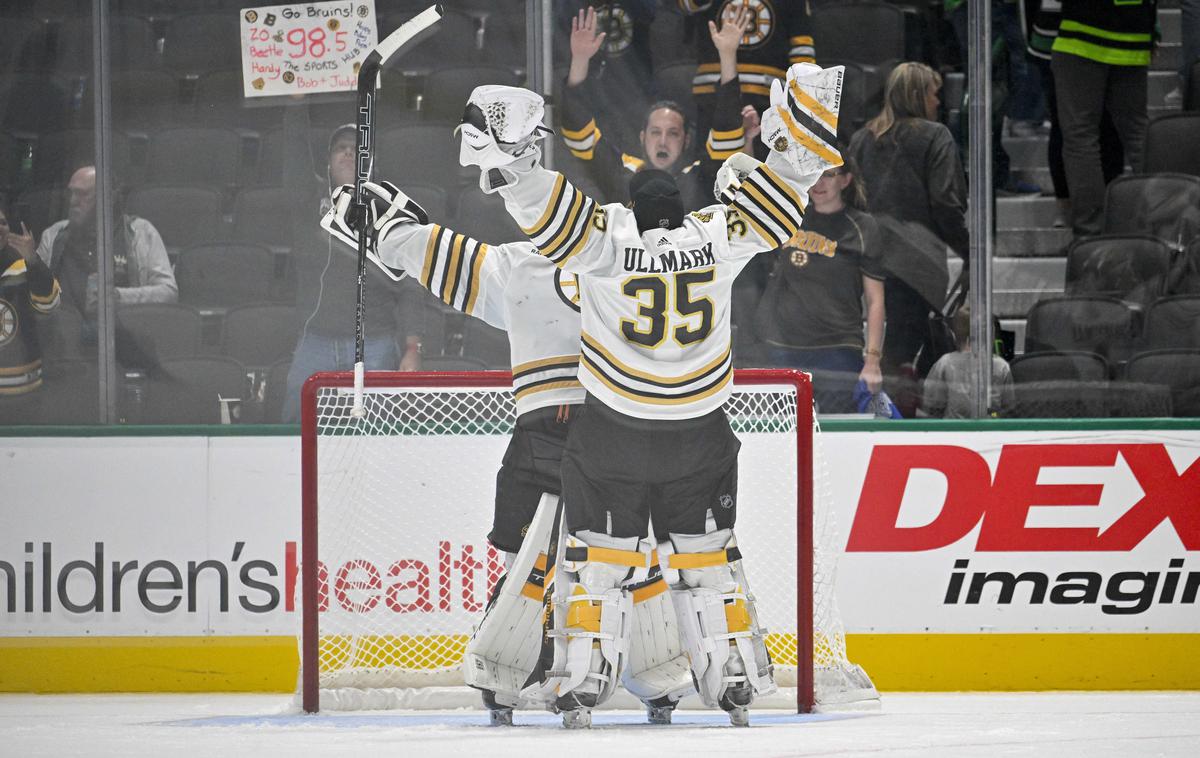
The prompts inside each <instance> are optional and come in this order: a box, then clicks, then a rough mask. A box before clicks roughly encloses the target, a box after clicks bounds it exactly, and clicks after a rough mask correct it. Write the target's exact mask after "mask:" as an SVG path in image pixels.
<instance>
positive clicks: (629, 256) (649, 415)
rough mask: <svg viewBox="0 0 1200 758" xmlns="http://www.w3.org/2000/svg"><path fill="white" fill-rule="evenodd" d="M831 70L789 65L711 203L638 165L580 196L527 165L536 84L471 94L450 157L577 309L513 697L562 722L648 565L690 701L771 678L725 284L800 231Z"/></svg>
mask: <svg viewBox="0 0 1200 758" xmlns="http://www.w3.org/2000/svg"><path fill="white" fill-rule="evenodd" d="M841 83H842V69H841V68H840V67H839V68H835V69H829V70H826V71H822V70H820V69H819V68H817V67H815V66H811V65H807V64H799V65H796V66H793V67H792V68H791V69H790V70H789V71H788V76H787V81H786V83H783V84H781V83H779V82H776V84H775V86H774V87H773V91H772V107H771V108H770V109H769V110H768V111H767V112H766V113H764V114H763V118H762V136H763V140H764V142H765V143H766V144H767V146H768V147H769V148H770V149H771V153H770V156H769V157H768V160H767V162H766V163H765V164H764V163H760V162H758V161H756V160H754V159H753V158H750V157H749V156H745V155H742V154H738V155H736V156H734V157H733V158H730V159H729V160H728V161H727V162H726V164H725V166H724V167H723V168H722V170H721V172H720V175H719V177H718V188H717V189H718V193H719V198H720V202H719V203H717V204H715V205H712V206H708V207H706V208H704V209H702V210H700V211H696V212H693V213H691V214H687V215H684V213H683V206H682V203H681V202H680V200H679V192H678V189H677V188H676V187H675V185H674V182H673V181H672V180H671V178H670V176H669V175H666V174H663V173H662V172H654V171H648V172H643V173H641V174H639V175H636V176H635V177H634V180H633V181H632V182H631V186H630V196H631V198H632V200H633V202H632V208H625V207H623V206H620V205H615V204H613V205H604V206H601V205H599V204H597V203H596V202H595V201H594V200H592V199H591V198H588V197H586V196H585V195H584V194H583V193H581V192H579V191H578V190H577V189H575V187H574V186H572V185H571V183H570V182H569V181H567V180H566V178H565V177H564V176H562V175H561V174H558V173H555V172H552V171H549V170H546V169H544V168H543V167H542V166H541V165H540V163H539V158H540V151H539V150H538V148H537V145H536V139H537V125H536V123H534V120H535V119H534V118H533V114H535V113H536V114H537V116H538V118H540V113H541V100H540V98H539V97H538V96H537V95H535V94H534V93H531V92H528V91H526V90H519V89H515V88H510V87H480V88H478V89H476V90H475V92H474V93H472V95H471V99H470V102H469V103H468V106H467V111H466V113H465V115H464V123H463V125H462V131H463V147H462V154H461V160H462V162H463V164H464V165H468V164H470V165H479V166H480V167H481V168H482V169H484V175H483V177H482V179H481V187H482V189H483V190H484V191H485V192H499V193H500V195H501V196H502V197H503V198H504V201H505V204H506V207H507V208H508V211H509V213H510V214H511V215H512V216H513V218H514V219H515V220H516V221H517V223H518V224H520V225H521V228H522V229H523V230H524V231H525V233H526V234H527V235H528V236H529V238H530V240H531V241H532V242H533V243H534V245H536V246H537V249H538V252H539V253H540V254H541V255H542V256H544V257H545V258H547V259H549V260H550V261H552V262H554V263H555V264H556V265H557V266H559V267H560V268H562V269H563V270H564V271H568V272H571V273H574V274H577V275H578V281H579V290H580V298H581V304H582V307H583V312H582V332H581V340H580V342H581V364H580V365H581V371H580V374H579V378H580V381H581V383H582V385H583V386H584V388H585V389H586V390H587V393H588V397H587V399H586V401H585V408H586V411H587V412H586V413H584V414H583V416H582V418H581V419H580V420H579V422H578V423H577V424H575V425H574V427H573V428H572V430H571V434H570V436H569V438H568V441H567V448H566V451H565V453H564V456H563V469H562V471H563V482H562V483H563V500H564V507H565V511H564V537H563V539H562V540H561V541H560V546H559V551H558V563H557V568H558V572H559V576H558V578H557V579H556V582H555V591H554V602H553V604H552V608H551V614H550V618H549V620H548V630H547V636H548V644H547V648H548V649H547V655H544V657H543V661H542V667H543V671H542V676H541V681H540V682H536V683H534V684H531V686H530V687H529V688H528V689H527V691H526V692H527V694H529V695H531V696H535V695H540V696H541V697H543V698H544V699H546V700H547V701H548V702H549V703H551V704H552V705H553V706H554V707H555V708H557V709H558V710H560V711H562V712H563V714H564V723H565V724H566V725H567V726H586V725H588V724H590V720H591V715H590V712H591V709H592V708H594V707H595V706H597V705H599V704H600V703H602V702H604V701H605V700H606V699H607V698H608V697H609V696H611V694H612V692H613V691H614V689H615V687H616V683H617V681H618V680H619V678H620V675H621V672H622V671H623V669H624V667H625V666H626V665H627V663H628V660H629V650H630V640H629V635H630V630H631V628H632V624H631V623H630V619H631V616H632V606H633V601H634V597H633V596H632V593H630V592H628V591H627V590H626V589H624V587H623V585H624V584H625V583H626V582H628V581H629V580H630V578H631V577H633V576H636V575H637V574H638V573H639V572H645V571H647V570H648V569H649V567H650V566H651V565H652V564H653V563H654V562H655V561H658V562H659V563H660V564H661V566H662V570H663V573H664V575H665V576H666V578H667V581H668V583H669V586H670V590H671V597H672V602H673V605H674V611H675V614H676V617H677V619H678V624H679V629H680V632H681V634H683V636H684V644H685V646H686V648H687V651H688V657H689V659H690V664H691V669H692V675H693V678H694V680H695V683H696V686H697V688H698V690H699V694H700V696H701V699H702V700H703V701H704V702H705V703H706V704H707V705H709V706H713V707H720V708H722V709H723V710H725V711H727V712H728V713H729V715H730V719H731V721H732V723H734V724H739V725H741V724H747V723H749V710H748V708H749V705H750V703H751V702H752V700H753V698H754V695H755V694H767V693H770V692H772V691H774V689H775V683H774V680H773V677H772V666H771V662H770V658H769V656H768V654H767V650H766V646H765V642H764V630H763V629H762V628H761V626H760V625H759V623H758V619H757V614H756V611H755V601H754V596H753V594H752V593H751V591H750V586H749V583H748V581H747V578H746V572H745V570H744V569H743V567H742V560H741V558H742V556H741V554H740V552H739V550H738V547H737V543H736V540H735V537H734V533H733V527H734V522H735V519H736V513H737V451H738V446H739V443H738V441H737V438H736V437H735V436H734V434H733V432H732V431H731V430H730V428H729V423H728V420H727V419H726V417H725V415H724V412H723V411H722V409H721V406H722V404H723V403H724V401H725V399H726V398H727V397H728V396H729V393H730V390H731V382H732V377H733V365H732V356H731V344H730V326H729V308H730V288H731V286H732V284H733V280H734V279H735V278H736V276H737V274H738V272H739V271H740V270H741V269H742V267H743V266H744V265H745V264H746V263H747V262H748V261H749V260H750V258H751V257H752V256H754V255H755V254H757V253H760V252H765V251H768V250H772V249H775V248H777V247H779V246H781V245H782V244H783V243H784V242H786V241H787V240H788V239H789V238H790V237H791V236H792V235H793V234H794V233H795V232H796V231H797V230H798V229H799V227H800V224H801V221H802V219H803V215H804V207H805V201H806V199H807V190H808V188H809V187H810V186H811V185H812V184H813V183H814V182H815V181H816V180H817V178H818V177H819V176H820V174H821V172H822V171H824V170H825V169H826V168H829V167H831V166H837V165H840V164H841V156H840V155H839V154H838V152H837V149H836V147H835V146H834V145H835V139H836V138H835V134H836V128H837V112H838V106H839V102H840V95H841ZM750 506H751V507H753V504H752V503H751V504H750ZM648 521H649V522H650V523H651V524H652V527H653V531H654V537H655V538H656V539H657V546H658V550H657V553H655V551H654V547H653V546H654V544H655V541H654V540H651V539H648V538H649V536H650V535H648V534H647V522H648Z"/></svg>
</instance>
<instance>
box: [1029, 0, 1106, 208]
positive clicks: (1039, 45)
mask: <svg viewBox="0 0 1200 758" xmlns="http://www.w3.org/2000/svg"><path fill="white" fill-rule="evenodd" d="M1034 5H1035V8H1034V10H1033V12H1032V13H1031V16H1032V18H1031V19H1030V23H1029V26H1028V44H1027V48H1026V49H1027V51H1028V53H1029V60H1030V61H1031V62H1032V63H1033V66H1034V69H1035V70H1036V71H1037V72H1038V75H1039V76H1040V77H1041V80H1042V92H1043V94H1044V95H1045V96H1046V112H1047V114H1048V115H1049V116H1050V140H1049V142H1048V144H1047V145H1046V164H1047V166H1048V167H1049V168H1050V181H1051V182H1052V183H1053V184H1054V197H1055V200H1056V201H1057V203H1058V211H1057V213H1056V214H1055V218H1054V225H1055V226H1067V225H1068V219H1070V218H1071V192H1070V189H1069V188H1068V187H1067V174H1066V169H1065V168H1064V167H1063V154H1062V147H1063V138H1062V127H1061V125H1060V124H1059V122H1058V96H1057V93H1056V92H1055V88H1054V70H1053V69H1052V68H1051V67H1050V52H1051V50H1052V49H1053V48H1054V40H1055V39H1056V38H1057V37H1058V23H1059V21H1060V20H1061V18H1062V3H1061V2H1059V0H1034ZM1100 164H1101V168H1102V170H1103V172H1104V183H1105V184H1108V183H1109V182H1111V181H1112V180H1113V179H1116V178H1117V177H1118V176H1120V175H1121V172H1122V171H1124V170H1125V151H1124V150H1123V149H1122V147H1121V137H1120V135H1118V134H1117V128H1116V127H1115V126H1113V122H1112V117H1111V116H1109V115H1108V111H1105V112H1104V118H1103V121H1101V122H1100Z"/></svg>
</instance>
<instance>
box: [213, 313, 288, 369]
mask: <svg viewBox="0 0 1200 758" xmlns="http://www.w3.org/2000/svg"><path fill="white" fill-rule="evenodd" d="M298 326H299V321H298V320H297V317H296V308H295V307H294V306H292V305H284V304H280V303H266V304H263V305H242V306H238V307H237V308H230V309H229V310H228V311H227V312H226V313H225V318H224V320H223V322H222V325H221V355H224V356H225V357H227V358H232V359H234V360H235V361H238V362H240V363H242V364H243V365H245V366H248V367H250V368H266V367H267V366H270V365H271V364H272V363H275V362H276V361H280V360H283V359H284V358H289V357H290V356H291V354H292V349H293V348H295V347H296V335H297V333H298V331H299V329H298Z"/></svg>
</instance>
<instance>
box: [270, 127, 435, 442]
mask: <svg viewBox="0 0 1200 758" xmlns="http://www.w3.org/2000/svg"><path fill="white" fill-rule="evenodd" d="M306 116H307V113H306V111H305V109H304V107H303V106H298V107H293V108H289V109H288V111H287V113H286V114H285V115H284V138H285V143H286V150H285V152H284V166H283V172H284V176H283V180H284V186H285V187H287V188H289V189H290V190H292V191H293V192H295V193H296V197H295V201H294V202H293V203H292V207H293V208H295V209H296V210H295V221H294V223H293V224H292V225H291V227H292V229H293V230H294V231H293V233H294V238H293V240H292V254H291V262H292V265H293V266H294V267H295V268H294V271H295V274H296V307H297V313H298V316H299V318H300V328H299V332H300V338H299V340H298V341H297V342H296V348H295V350H294V352H293V354H292V365H291V367H290V368H289V369H288V375H287V390H286V394H285V398H284V403H283V418H282V420H283V422H284V423H298V422H299V421H300V388H301V386H302V385H303V384H304V381H305V380H306V379H308V377H309V376H311V375H312V374H314V373H316V372H318V371H349V370H350V369H351V368H353V367H354V308H355V301H354V297H353V296H352V293H353V292H354V285H355V281H356V279H357V277H358V267H357V261H356V260H355V259H354V258H353V257H352V256H348V255H345V254H343V253H341V252H339V251H337V250H335V248H334V244H335V243H334V241H333V239H332V238H331V237H330V236H329V235H328V234H327V233H325V232H324V231H323V230H321V229H319V228H317V226H316V225H315V224H313V223H312V217H313V212H314V211H320V212H321V213H324V212H325V211H326V210H328V208H329V203H330V200H329V196H330V192H331V191H332V189H333V188H334V187H337V186H339V185H342V184H351V183H353V182H354V156H355V133H356V127H355V125H354V124H344V125H342V126H339V127H338V128H337V129H335V130H334V132H333V134H332V135H331V137H330V139H329V152H328V161H327V162H326V163H325V165H324V166H321V167H319V168H318V165H319V164H318V163H317V160H316V159H315V158H314V157H313V156H312V154H311V152H312V151H311V149H310V147H309V144H308V138H307V135H308V118H307V117H306ZM419 293H420V291H419V289H417V287H416V285H414V284H412V283H411V282H407V281H406V282H402V283H401V284H400V285H399V286H398V287H393V286H391V284H390V283H389V282H388V280H387V279H386V277H384V275H383V274H382V273H381V272H379V271H378V270H376V269H375V268H374V267H369V268H368V269H367V287H366V295H365V300H366V303H367V309H368V314H369V316H370V317H369V319H368V321H367V335H366V342H365V345H364V358H365V364H366V368H367V370H369V371H370V370H392V371H394V370H396V369H400V370H401V371H419V370H420V368H421V333H422V331H423V317H422V313H423V304H422V300H423V295H421V294H419ZM401 345H403V348H401Z"/></svg>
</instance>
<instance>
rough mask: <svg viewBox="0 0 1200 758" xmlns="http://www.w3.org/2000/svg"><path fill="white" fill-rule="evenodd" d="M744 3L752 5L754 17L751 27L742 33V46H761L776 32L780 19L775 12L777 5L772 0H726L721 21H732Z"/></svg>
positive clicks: (751, 9) (751, 10) (751, 11)
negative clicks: (776, 25) (777, 22)
mask: <svg viewBox="0 0 1200 758" xmlns="http://www.w3.org/2000/svg"><path fill="white" fill-rule="evenodd" d="M743 5H747V6H749V7H750V13H751V14H752V19H751V21H750V28H749V29H747V30H746V33H745V34H744V35H742V44H741V45H740V46H739V47H742V48H754V47H759V46H761V45H763V44H765V43H766V42H767V40H769V39H771V36H772V35H773V34H774V32H775V24H776V21H777V20H778V14H776V13H775V6H774V5H773V4H772V3H771V2H770V0H726V1H725V7H723V8H721V23H722V24H724V23H725V22H727V21H732V20H733V17H734V16H735V15H737V11H738V9H739V8H741V7H742V6H743Z"/></svg>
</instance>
